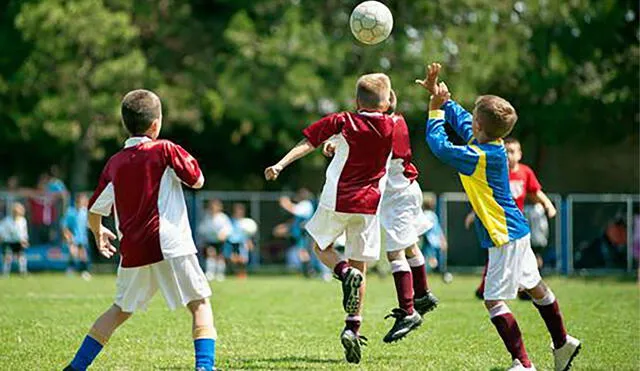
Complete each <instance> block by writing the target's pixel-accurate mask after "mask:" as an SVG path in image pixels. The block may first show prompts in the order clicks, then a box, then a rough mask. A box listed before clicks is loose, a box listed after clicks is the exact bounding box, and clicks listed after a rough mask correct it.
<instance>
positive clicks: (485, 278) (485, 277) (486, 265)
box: [476, 262, 489, 295]
mask: <svg viewBox="0 0 640 371" xmlns="http://www.w3.org/2000/svg"><path fill="white" fill-rule="evenodd" d="M488 266H489V263H488V262H487V263H486V264H485V265H484V269H483V270H482V281H480V286H478V288H477V289H476V292H477V293H479V294H480V295H484V282H485V281H486V280H487V267H488Z"/></svg>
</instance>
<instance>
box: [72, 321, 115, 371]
mask: <svg viewBox="0 0 640 371" xmlns="http://www.w3.org/2000/svg"><path fill="white" fill-rule="evenodd" d="M107 340H108V339H107V338H106V337H105V336H103V335H101V334H100V333H98V332H97V331H96V330H95V329H93V328H92V329H91V330H90V331H89V334H88V335H87V336H85V338H84V340H83V341H82V345H80V349H78V352H77V353H76V356H75V357H73V360H72V361H71V364H69V366H71V368H72V369H74V370H76V371H84V370H86V369H87V367H89V365H91V362H93V360H94V359H96V357H97V356H98V354H99V353H100V351H101V350H102V348H103V347H104V345H105V344H106V343H107Z"/></svg>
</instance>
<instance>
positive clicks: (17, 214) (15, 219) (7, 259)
mask: <svg viewBox="0 0 640 371" xmlns="http://www.w3.org/2000/svg"><path fill="white" fill-rule="evenodd" d="M24 215H25V209H24V206H23V205H22V204H21V203H19V202H14V203H13V205H12V206H11V215H7V216H6V217H5V218H4V219H3V220H2V222H1V223H0V240H1V242H2V245H3V246H4V264H3V265H2V274H3V275H4V276H5V277H9V274H10V273H11V263H12V262H13V259H14V258H17V259H18V268H19V272H20V274H21V275H23V276H25V275H26V274H27V256H26V255H25V253H24V250H25V249H26V248H27V247H29V232H28V228H27V219H25V217H24Z"/></svg>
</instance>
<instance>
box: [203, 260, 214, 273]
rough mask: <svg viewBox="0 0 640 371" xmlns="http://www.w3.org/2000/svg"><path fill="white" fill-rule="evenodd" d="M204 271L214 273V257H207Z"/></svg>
mask: <svg viewBox="0 0 640 371" xmlns="http://www.w3.org/2000/svg"><path fill="white" fill-rule="evenodd" d="M205 265H206V267H205V268H206V269H205V271H206V272H207V274H215V273H216V260H215V259H214V258H207V260H206V262H205Z"/></svg>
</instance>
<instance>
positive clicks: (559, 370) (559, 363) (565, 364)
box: [551, 335, 582, 371]
mask: <svg viewBox="0 0 640 371" xmlns="http://www.w3.org/2000/svg"><path fill="white" fill-rule="evenodd" d="M580 348H582V343H581V342H580V340H578V339H576V338H574V337H572V336H569V335H567V341H566V343H564V345H563V346H561V347H560V349H554V348H553V344H551V350H552V351H553V361H554V363H555V367H554V369H555V371H566V370H569V369H570V368H571V362H573V359H574V358H575V357H576V356H577V355H578V353H579V352H580Z"/></svg>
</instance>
